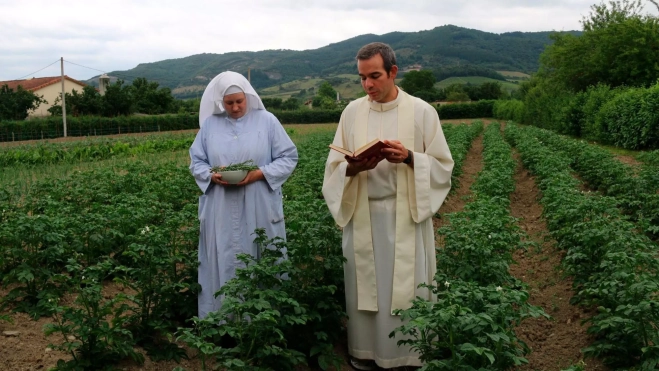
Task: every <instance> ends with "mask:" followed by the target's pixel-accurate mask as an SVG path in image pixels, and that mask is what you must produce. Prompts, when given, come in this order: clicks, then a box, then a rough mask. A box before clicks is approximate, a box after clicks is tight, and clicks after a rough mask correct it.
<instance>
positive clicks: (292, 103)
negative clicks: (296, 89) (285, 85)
mask: <svg viewBox="0 0 659 371" xmlns="http://www.w3.org/2000/svg"><path fill="white" fill-rule="evenodd" d="M281 109H283V110H289V111H293V110H297V109H300V101H298V100H297V98H294V97H290V98H288V99H286V100H285V101H284V102H283V103H282V104H281Z"/></svg>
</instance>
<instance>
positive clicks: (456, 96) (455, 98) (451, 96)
mask: <svg viewBox="0 0 659 371" xmlns="http://www.w3.org/2000/svg"><path fill="white" fill-rule="evenodd" d="M446 100H447V101H449V102H468V101H470V100H471V99H469V94H467V92H464V91H452V92H450V93H448V94H446Z"/></svg>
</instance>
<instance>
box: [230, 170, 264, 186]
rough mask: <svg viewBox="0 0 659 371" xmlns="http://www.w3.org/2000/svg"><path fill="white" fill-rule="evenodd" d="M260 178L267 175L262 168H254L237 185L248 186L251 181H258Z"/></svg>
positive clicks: (262, 178)
mask: <svg viewBox="0 0 659 371" xmlns="http://www.w3.org/2000/svg"><path fill="white" fill-rule="evenodd" d="M259 180H265V176H264V175H263V172H262V171H261V169H257V170H252V171H250V172H249V173H247V175H246V176H245V179H243V180H241V181H240V183H238V184H236V185H237V186H246V185H248V184H250V183H254V182H258V181H259Z"/></svg>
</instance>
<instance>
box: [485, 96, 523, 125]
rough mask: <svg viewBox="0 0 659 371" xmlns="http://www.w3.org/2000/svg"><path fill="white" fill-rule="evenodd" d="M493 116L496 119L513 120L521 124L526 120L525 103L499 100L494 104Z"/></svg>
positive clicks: (514, 100)
mask: <svg viewBox="0 0 659 371" xmlns="http://www.w3.org/2000/svg"><path fill="white" fill-rule="evenodd" d="M492 115H493V116H494V118H495V119H500V120H513V121H515V122H518V123H521V122H522V119H523V118H524V102H522V101H520V100H516V99H513V100H497V101H495V102H494V107H493V109H492Z"/></svg>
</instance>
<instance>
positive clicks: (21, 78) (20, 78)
mask: <svg viewBox="0 0 659 371" xmlns="http://www.w3.org/2000/svg"><path fill="white" fill-rule="evenodd" d="M59 61H60V60H59V59H57V60H56V61H55V62H53V63H51V64H49V65H47V66H46V67H44V68H42V69H40V70H38V71H34V72H32V73H28V74H27V75H25V76H21V77H19V78H17V79H14V80H23V79H24V78H25V77H28V76H31V75H34V74H36V73H37V72H41V71H43V70H45V69H46V68H48V67H50V66H52V65H53V64H55V63H57V62H59Z"/></svg>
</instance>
